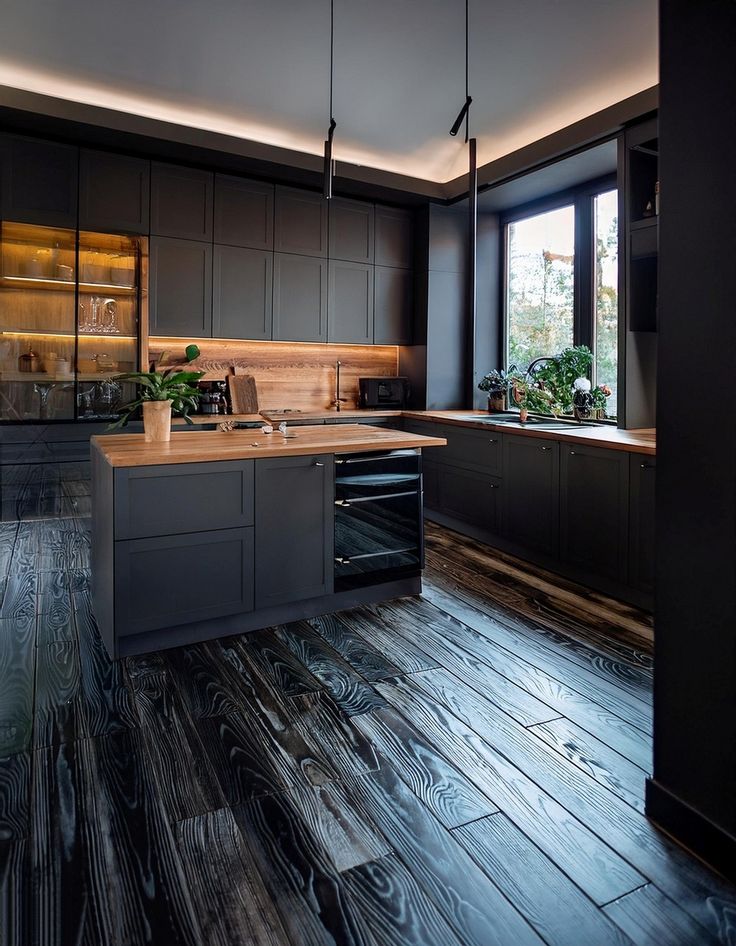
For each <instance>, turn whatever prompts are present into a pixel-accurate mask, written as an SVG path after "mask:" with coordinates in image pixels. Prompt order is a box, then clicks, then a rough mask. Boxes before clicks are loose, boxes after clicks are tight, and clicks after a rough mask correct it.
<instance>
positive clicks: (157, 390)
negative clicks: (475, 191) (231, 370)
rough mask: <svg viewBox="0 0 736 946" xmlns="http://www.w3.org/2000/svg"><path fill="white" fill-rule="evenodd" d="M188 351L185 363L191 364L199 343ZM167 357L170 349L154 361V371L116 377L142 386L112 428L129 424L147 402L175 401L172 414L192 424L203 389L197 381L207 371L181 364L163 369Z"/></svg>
mask: <svg viewBox="0 0 736 946" xmlns="http://www.w3.org/2000/svg"><path fill="white" fill-rule="evenodd" d="M184 354H185V361H184V364H189V363H190V362H192V361H194V359H195V358H198V357H199V354H200V352H199V348H198V347H197V346H196V345H187V347H186V350H185V353H184ZM167 356H168V352H162V354H161V356H160V358H159V359H158V360H157V361H155V362H152V368H153V370H152V371H132V372H130V373H128V374H120V375H117V376H116V377H115V378H113V379H112V380H113V381H117V382H123V381H127V382H133V383H134V384H136V385H138V391H137V393H138V396H137V397H136V398H135V399H134V400H132V401H129V402H128V403H127V404H125V405H124V406H123V407H121V409H120V417H119V418H118V419H117V420H116V421H115V423H114V424H110V426H109V427H108V430H115V429H117V428H119V427H125V426H126V425H127V423H128V421H129V420H130V419H131V417H132V416H133V414H135V413H136V411H138V409H139V408H140V407H142V405H143V404H144V403H145V402H146V401H171V410H172V413H174V414H180V415H181V416H182V417H183V418H184V420H185V421H186V422H187V423H188V424H191V423H192V419H191V417H190V416H189V413H190V411H192V410H194V408H196V406H197V403H198V401H199V389H198V388H197V387H195V382H197V381H199V379H200V378H201V377H203V375H204V371H182V370H181V368H180V367H178V366H172V367H171V368H167V369H164V370H161V369H162V366H163V364H164V362H165V361H166V360H167Z"/></svg>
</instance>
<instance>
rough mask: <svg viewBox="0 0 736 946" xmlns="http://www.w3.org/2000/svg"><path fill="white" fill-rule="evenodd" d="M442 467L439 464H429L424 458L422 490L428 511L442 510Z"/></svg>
mask: <svg viewBox="0 0 736 946" xmlns="http://www.w3.org/2000/svg"><path fill="white" fill-rule="evenodd" d="M439 476H440V465H439V464H438V463H427V461H426V460H425V459H424V457H422V488H423V491H424V495H423V499H424V506H425V508H426V509H439V508H440V483H439Z"/></svg>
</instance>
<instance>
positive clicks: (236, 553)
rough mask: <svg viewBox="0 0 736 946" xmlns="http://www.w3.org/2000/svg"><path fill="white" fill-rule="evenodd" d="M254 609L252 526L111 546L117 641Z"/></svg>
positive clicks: (131, 541) (119, 543) (120, 543)
mask: <svg viewBox="0 0 736 946" xmlns="http://www.w3.org/2000/svg"><path fill="white" fill-rule="evenodd" d="M197 576H200V578H199V580H197ZM252 610H253V528H252V527H251V528H247V529H220V530H217V531H214V532H194V533H188V534H184V535H166V536H156V537H153V538H146V539H131V540H130V541H126V542H116V543H115V633H116V635H117V636H118V637H125V636H127V635H130V634H140V633H142V632H144V631H153V630H157V629H159V628H163V627H175V626H176V625H178V624H190V623H192V622H193V621H206V620H210V619H212V618H218V617H223V616H224V615H227V614H239V613H240V612H244V611H252Z"/></svg>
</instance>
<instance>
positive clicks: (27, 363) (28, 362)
mask: <svg viewBox="0 0 736 946" xmlns="http://www.w3.org/2000/svg"><path fill="white" fill-rule="evenodd" d="M40 370H41V363H40V359H39V357H38V355H37V354H36V352H35V351H34V350H33V349H32V348H29V349H28V351H27V352H26V353H25V354H24V355H21V356H20V358H19V359H18V371H28V372H35V371H40Z"/></svg>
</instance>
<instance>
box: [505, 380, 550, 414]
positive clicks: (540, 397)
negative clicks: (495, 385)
mask: <svg viewBox="0 0 736 946" xmlns="http://www.w3.org/2000/svg"><path fill="white" fill-rule="evenodd" d="M507 377H508V380H509V383H510V385H511V392H512V397H513V400H514V403H515V404H517V405H518V407H519V420H520V421H521V423H522V424H525V423H526V421H527V418H528V416H529V411H534V413H536V414H556V413H557V404H556V402H555V398H554V395H553V394H552V392H551V391H549V390H547V388H546V387H545V386H544V384H543V383H542V382H540V381H539V380H538V379H537V378H536V377H531V378H530V377H529V375H528V374H526V373H525V372H524V371H519V370H518V369H517V368H514V369H513V370H512V369H509V372H508V375H507Z"/></svg>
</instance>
